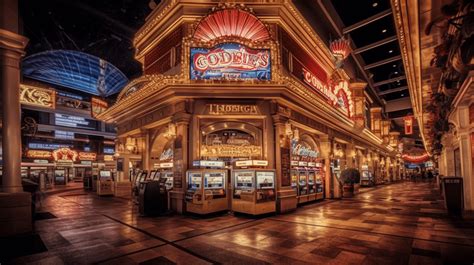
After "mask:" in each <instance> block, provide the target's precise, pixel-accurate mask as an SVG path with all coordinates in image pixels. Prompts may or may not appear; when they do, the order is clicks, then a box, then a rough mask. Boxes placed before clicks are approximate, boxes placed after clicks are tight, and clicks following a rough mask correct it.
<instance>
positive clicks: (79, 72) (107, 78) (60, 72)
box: [21, 50, 128, 97]
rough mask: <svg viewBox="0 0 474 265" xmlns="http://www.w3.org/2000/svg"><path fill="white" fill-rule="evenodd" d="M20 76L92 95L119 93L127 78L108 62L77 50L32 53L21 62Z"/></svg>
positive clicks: (104, 95)
mask: <svg viewBox="0 0 474 265" xmlns="http://www.w3.org/2000/svg"><path fill="white" fill-rule="evenodd" d="M21 70H22V73H23V76H25V77H28V78H31V79H34V80H39V81H43V82H46V83H49V84H54V85H59V86H63V87H67V88H71V89H75V90H78V91H82V92H85V93H89V94H93V95H96V96H103V97H107V96H110V95H113V94H116V93H118V92H120V90H121V89H122V88H123V87H124V86H125V85H126V84H127V83H128V78H127V77H126V76H125V75H124V74H123V73H122V72H121V71H120V70H119V69H118V68H117V67H115V66H114V65H112V64H111V63H109V62H107V61H105V60H103V59H101V58H99V57H96V56H93V55H90V54H87V53H83V52H78V51H70V50H53V51H46V52H41V53H36V54H33V55H31V56H28V57H26V58H25V59H24V60H23V61H22V65H21Z"/></svg>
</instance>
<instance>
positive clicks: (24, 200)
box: [0, 192, 33, 237]
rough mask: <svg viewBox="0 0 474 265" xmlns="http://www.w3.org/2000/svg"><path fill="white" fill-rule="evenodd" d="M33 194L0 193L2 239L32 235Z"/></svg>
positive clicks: (0, 232)
mask: <svg viewBox="0 0 474 265" xmlns="http://www.w3.org/2000/svg"><path fill="white" fill-rule="evenodd" d="M31 214H32V213H31V194H30V193H29V192H17V193H3V192H2V193H0V237H6V236H13V235H19V234H26V233H31V232H32V231H33V219H32V216H31Z"/></svg>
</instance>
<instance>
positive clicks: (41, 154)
mask: <svg viewBox="0 0 474 265" xmlns="http://www.w3.org/2000/svg"><path fill="white" fill-rule="evenodd" d="M26 157H29V158H51V157H52V153H51V152H50V151H46V150H28V151H27V152H26Z"/></svg>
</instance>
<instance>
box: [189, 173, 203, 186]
mask: <svg viewBox="0 0 474 265" xmlns="http://www.w3.org/2000/svg"><path fill="white" fill-rule="evenodd" d="M188 178H189V183H188V188H189V189H192V190H195V189H199V188H200V187H201V173H199V172H189V173H188Z"/></svg>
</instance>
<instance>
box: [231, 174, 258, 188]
mask: <svg viewBox="0 0 474 265" xmlns="http://www.w3.org/2000/svg"><path fill="white" fill-rule="evenodd" d="M234 177H235V187H236V188H238V189H253V171H240V172H234Z"/></svg>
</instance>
